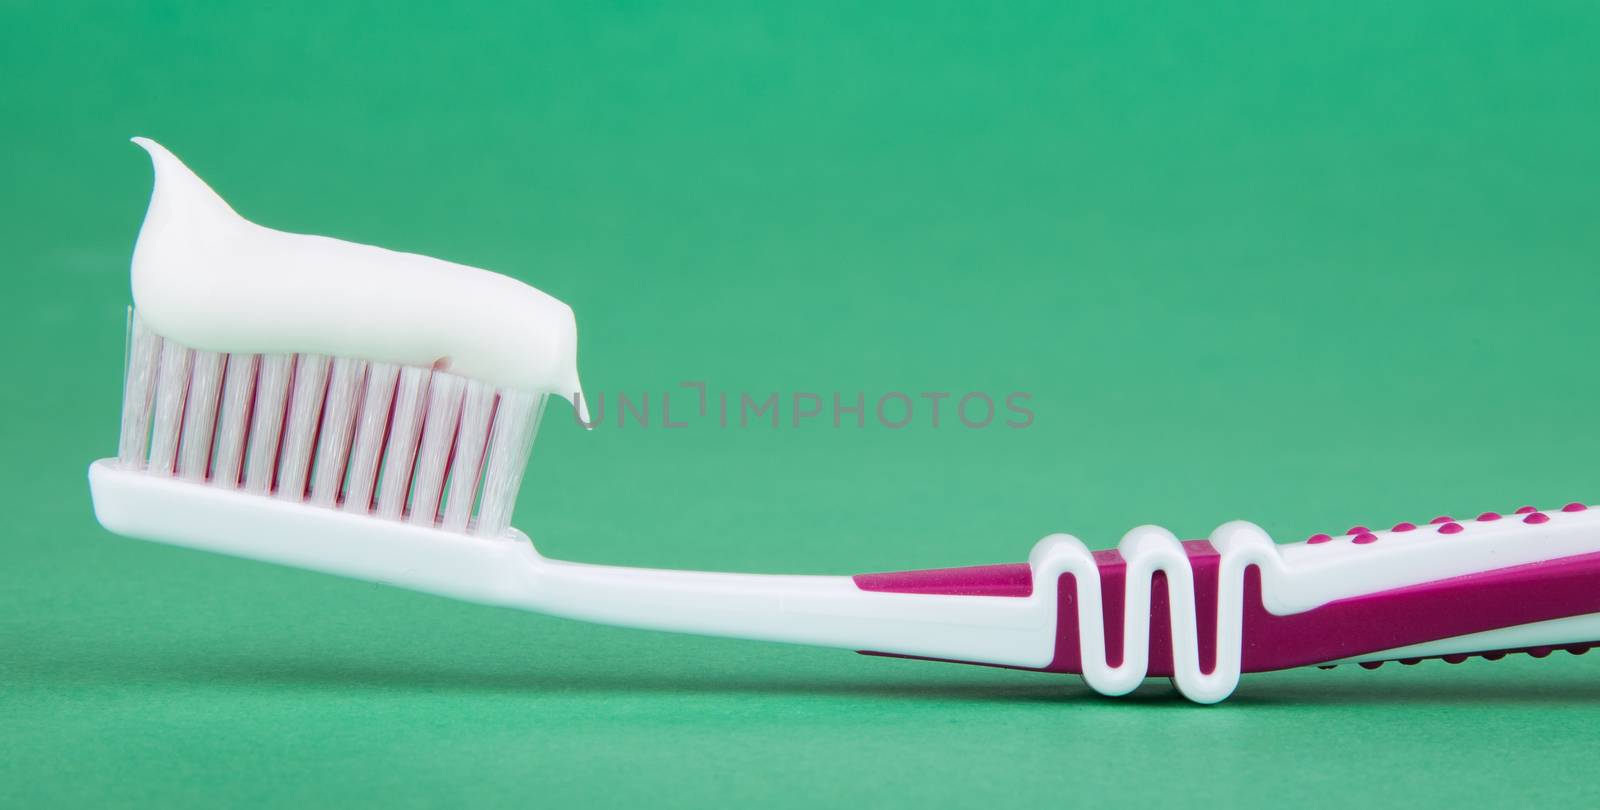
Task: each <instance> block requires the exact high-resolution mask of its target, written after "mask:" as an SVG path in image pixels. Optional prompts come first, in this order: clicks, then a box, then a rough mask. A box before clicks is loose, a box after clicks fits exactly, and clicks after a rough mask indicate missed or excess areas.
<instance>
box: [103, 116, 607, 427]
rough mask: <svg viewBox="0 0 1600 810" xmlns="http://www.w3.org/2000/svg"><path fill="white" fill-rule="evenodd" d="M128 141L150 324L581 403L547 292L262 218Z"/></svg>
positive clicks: (153, 147) (216, 341)
mask: <svg viewBox="0 0 1600 810" xmlns="http://www.w3.org/2000/svg"><path fill="white" fill-rule="evenodd" d="M133 142H134V143H136V144H138V145H140V146H142V147H144V149H145V151H147V152H149V153H150V158H151V160H152V161H153V162H154V164H155V175H156V180H155V190H154V192H152V194H151V196H150V208H149V210H148V211H147V212H146V213H145V218H144V226H143V227H142V228H141V229H140V231H139V241H138V244H137V246H136V247H135V248H134V251H133V301H134V305H135V306H136V307H137V308H138V311H139V317H140V318H141V319H142V320H143V321H144V323H145V324H146V325H147V326H148V327H149V328H150V329H152V330H153V331H155V332H156V333H158V334H161V335H164V336H166V337H167V338H170V339H172V340H175V341H177V342H179V343H182V344H185V345H187V346H190V347H192V348H196V349H207V350H210V351H217V352H260V353H266V354H271V353H290V352H300V353H308V354H327V355H334V356H340V357H352V358H360V359H364V360H371V361H376V362H387V363H397V364H401V365H408V366H424V367H433V368H435V369H440V370H448V371H450V372H452V373H454V374H459V375H461V376H464V377H471V378H474V379H477V380H481V381H483V382H486V383H490V384H493V385H495V386H497V387H501V388H511V389H517V390H522V391H528V392H534V393H540V394H556V395H559V396H561V397H564V398H566V399H567V400H568V401H570V402H573V403H575V404H577V405H578V406H579V408H580V410H586V409H584V408H582V405H581V403H582V397H581V392H582V389H581V387H580V385H579V382H578V329H577V324H576V322H575V321H574V320H573V315H572V308H571V307H569V306H567V305H566V304H564V303H562V302H561V301H559V300H557V299H556V298H554V297H552V296H550V295H548V294H546V293H544V292H541V291H540V290H537V289H535V288H533V287H531V286H529V285H528V284H525V283H523V282H521V281H518V280H516V279H514V278H510V277H508V276H503V275H500V274H499V273H493V272H490V271H488V270H480V269H478V268H476V267H468V266H466V265H461V264H455V263H453V262H447V261H442V260H439V259H433V258H429V257H427V256H419V255H417V254H414V253H400V252H397V251H393V250H386V249H384V248H380V247H373V246H371V245H362V244H357V243H355V242H346V241H343V240H340V239H330V238H328V237H325V236H307V235H305V234H298V233H285V232H284V231H276V230H273V229H271V228H264V227H262V226H260V225H257V224H255V223H253V222H250V221H249V220H246V219H245V218H243V217H241V216H239V215H238V214H236V213H234V210H233V208H232V207H230V206H229V205H228V204H227V203H226V202H224V201H223V199H222V198H221V197H219V196H217V193H216V192H215V191H212V190H211V187H210V186H208V185H206V183H205V181H204V180H201V179H200V178H199V177H198V176H196V175H195V173H194V172H192V171H190V170H189V167H187V166H185V165H183V163H182V161H179V160H178V158H177V157H176V156H174V155H173V154H172V153H171V152H169V151H167V150H166V149H165V148H164V147H162V146H161V145H160V144H158V143H156V142H155V141H152V140H150V139H148V138H134V139H133ZM582 416H583V419H584V420H585V421H587V420H588V415H587V414H582Z"/></svg>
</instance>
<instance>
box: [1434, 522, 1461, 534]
mask: <svg viewBox="0 0 1600 810" xmlns="http://www.w3.org/2000/svg"><path fill="white" fill-rule="evenodd" d="M1460 531H1461V524H1460V523H1446V524H1444V525H1443V526H1440V527H1439V533H1440V534H1456V533H1457V532H1460Z"/></svg>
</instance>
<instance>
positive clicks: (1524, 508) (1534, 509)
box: [1517, 506, 1539, 515]
mask: <svg viewBox="0 0 1600 810" xmlns="http://www.w3.org/2000/svg"><path fill="white" fill-rule="evenodd" d="M1537 511H1539V507H1537V506H1519V507H1517V514H1519V515H1526V514H1528V513H1529V512H1537Z"/></svg>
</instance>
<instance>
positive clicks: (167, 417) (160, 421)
mask: <svg viewBox="0 0 1600 810" xmlns="http://www.w3.org/2000/svg"><path fill="white" fill-rule="evenodd" d="M193 356H194V351H193V350H191V349H186V348H184V347H182V346H179V345H178V344H176V343H173V342H172V341H170V340H164V341H162V342H161V369H160V371H158V372H157V373H156V402H155V412H156V413H155V420H154V422H153V424H152V426H151V428H150V471H151V472H154V473H158V474H160V475H171V474H172V472H173V470H174V469H175V468H176V467H177V463H178V430H179V429H180V428H181V427H182V426H183V400H184V398H185V397H186V396H187V395H188V393H189V362H190V360H191V359H192V358H193Z"/></svg>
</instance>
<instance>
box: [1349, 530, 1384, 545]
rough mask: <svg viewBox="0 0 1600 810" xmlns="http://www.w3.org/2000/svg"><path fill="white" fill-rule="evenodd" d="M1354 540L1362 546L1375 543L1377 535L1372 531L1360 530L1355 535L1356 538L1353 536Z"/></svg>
mask: <svg viewBox="0 0 1600 810" xmlns="http://www.w3.org/2000/svg"><path fill="white" fill-rule="evenodd" d="M1354 542H1355V544H1356V545H1358V546H1364V545H1366V544H1368V543H1376V542H1378V536H1377V535H1375V534H1373V533H1372V532H1362V533H1360V534H1358V535H1356V538H1355V540H1354Z"/></svg>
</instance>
